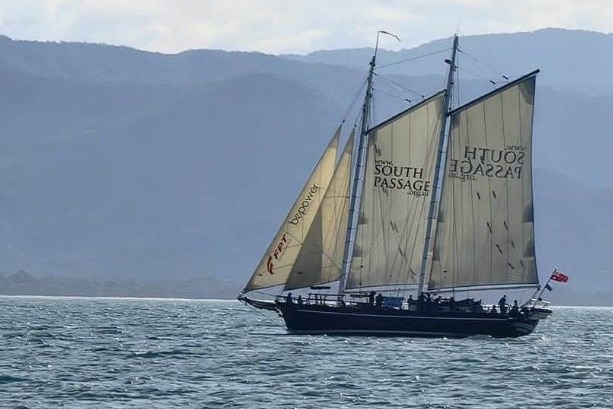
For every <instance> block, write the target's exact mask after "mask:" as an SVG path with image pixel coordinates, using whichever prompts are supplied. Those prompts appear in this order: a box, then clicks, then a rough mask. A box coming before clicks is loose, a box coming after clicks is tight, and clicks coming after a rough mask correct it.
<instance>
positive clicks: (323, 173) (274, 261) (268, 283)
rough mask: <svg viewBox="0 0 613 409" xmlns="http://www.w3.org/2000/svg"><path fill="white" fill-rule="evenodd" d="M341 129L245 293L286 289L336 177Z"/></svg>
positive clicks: (325, 152) (322, 157) (299, 196)
mask: <svg viewBox="0 0 613 409" xmlns="http://www.w3.org/2000/svg"><path fill="white" fill-rule="evenodd" d="M339 137H340V127H339V129H338V130H337V131H336V133H335V134H334V136H333V137H332V140H331V141H330V143H329V144H328V147H327V148H326V150H325V151H324V153H323V155H322V156H321V158H320V159H319V162H318V163H317V165H316V166H315V169H314V170H313V172H312V173H311V176H310V177H309V179H308V180H307V182H306V184H305V185H304V188H303V189H302V191H301V192H300V194H299V195H298V197H297V199H296V201H295V202H294V205H293V206H292V208H291V210H290V212H289V214H288V215H287V217H286V218H285V220H284V221H283V224H282V225H281V227H280V228H279V231H278V232H277V234H276V235H275V238H274V239H273V241H272V243H271V244H270V246H269V247H268V250H266V253H264V256H263V257H262V260H261V261H260V263H259V264H258V266H257V268H256V269H255V272H254V273H253V275H252V276H251V279H250V280H249V282H248V283H247V285H246V286H245V288H244V289H243V293H245V292H248V291H253V290H258V289H262V288H269V287H275V286H278V285H284V284H285V282H286V281H287V279H288V277H289V275H290V272H291V271H292V268H293V266H294V263H295V262H296V258H297V257H298V254H299V253H300V250H301V249H302V246H303V244H304V242H305V239H306V237H307V234H308V233H309V230H310V229H311V225H312V223H313V221H314V220H315V216H316V215H317V214H318V209H319V207H320V205H321V203H322V201H323V198H324V195H325V193H326V191H327V189H328V185H329V184H330V180H331V179H332V174H333V173H334V165H335V162H336V153H337V147H338V140H339Z"/></svg>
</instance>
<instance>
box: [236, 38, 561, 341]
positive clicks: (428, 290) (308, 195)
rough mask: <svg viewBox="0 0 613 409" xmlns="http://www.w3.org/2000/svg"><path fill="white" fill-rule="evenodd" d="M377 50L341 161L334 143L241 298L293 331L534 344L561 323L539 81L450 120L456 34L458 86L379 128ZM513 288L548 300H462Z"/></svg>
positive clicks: (526, 81) (518, 85)
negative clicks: (536, 170)
mask: <svg viewBox="0 0 613 409" xmlns="http://www.w3.org/2000/svg"><path fill="white" fill-rule="evenodd" d="M377 44H378V38H377ZM376 50H377V47H375V53H374V56H373V57H372V60H371V62H370V70H369V74H368V77H367V82H366V84H367V87H366V95H365V100H364V104H363V106H362V112H361V126H360V127H359V132H357V131H356V128H357V127H356V128H354V131H352V132H351V135H350V136H349V138H348V141H347V143H346V145H345V147H344V148H343V149H342V151H341V152H340V155H339V158H338V160H337V153H338V152H337V151H338V150H339V139H340V135H341V129H340V128H339V129H338V130H337V131H336V132H335V134H334V136H333V137H332V139H331V141H330V142H329V144H328V146H327V147H326V149H325V150H324V152H323V154H322V156H321V158H320V159H319V161H318V162H317V165H316V166H315V168H314V170H313V172H312V173H311V175H310V177H309V178H308V180H307V182H306V184H305V185H304V188H303V189H302V191H301V192H300V194H299V195H298V198H297V199H296V201H295V203H294V204H293V206H292V207H291V209H290V211H289V213H288V215H287V216H286V218H285V220H284V221H283V223H282V225H281V227H280V229H279V231H278V232H277V234H276V235H275V237H274V239H273V241H272V242H271V244H270V246H269V247H268V249H267V250H266V252H265V253H264V256H263V257H262V259H261V261H260V263H259V264H258V266H257V268H256V269H255V272H254V273H253V275H252V276H251V278H250V280H249V281H248V283H247V284H246V286H245V287H244V289H243V290H242V292H241V293H240V295H239V297H238V298H239V300H242V301H244V302H246V303H247V304H250V305H252V306H254V307H256V308H260V309H269V310H274V311H277V312H278V313H279V314H280V315H281V316H282V317H283V319H284V321H285V323H286V326H287V330H288V332H289V333H292V334H331V335H378V336H427V337H465V336H471V335H479V334H484V335H490V336H494V337H518V336H522V335H527V334H530V333H531V332H532V331H533V330H534V328H535V327H536V325H537V324H538V322H539V320H541V319H544V318H547V316H549V315H550V314H551V312H552V311H551V310H550V309H549V308H548V305H547V303H546V302H543V301H542V300H541V297H540V295H542V291H541V293H540V294H539V293H538V292H539V290H541V287H540V286H539V280H538V274H537V264H536V254H535V243H534V211H533V192H532V163H531V161H532V158H531V157H532V128H533V126H532V124H533V112H534V98H535V81H536V75H537V73H538V70H537V71H533V72H530V73H528V74H526V75H524V76H522V77H520V78H517V79H515V80H513V81H509V82H507V83H506V84H505V85H503V86H501V87H499V88H497V89H495V90H493V91H492V92H489V93H487V94H485V95H482V96H480V97H478V98H477V99H475V100H473V101H471V102H469V103H466V104H464V105H462V106H460V107H457V108H455V109H451V91H452V87H453V85H454V72H455V70H456V54H457V51H458V38H457V36H455V37H454V42H453V48H452V53H451V58H450V59H448V60H446V63H447V64H449V69H448V74H447V81H446V88H445V89H444V90H442V91H440V92H437V93H435V94H434V95H432V96H430V97H429V98H426V99H424V100H423V101H421V102H420V103H418V104H416V105H414V106H412V107H410V108H408V109H406V110H404V111H402V112H400V113H399V114H397V115H395V116H394V117H392V118H390V119H388V120H386V121H384V122H382V123H380V124H378V125H375V126H373V127H370V128H369V126H368V124H369V115H370V107H371V98H372V93H373V87H372V82H373V75H374V71H375V62H376V55H377V51H376ZM354 140H356V141H355V142H356V143H355V145H356V146H354ZM548 283H549V282H548ZM546 287H549V286H548V285H546ZM265 289H267V290H270V289H276V290H277V293H276V295H277V297H276V298H275V299H274V300H265V299H258V298H257V294H260V293H263V292H264V290H265ZM506 289H535V292H534V293H533V295H532V296H531V297H529V299H528V300H526V301H525V302H523V303H522V304H518V303H517V302H515V304H514V305H513V306H510V305H508V304H507V302H506V300H505V298H504V297H503V298H502V299H501V301H500V302H499V304H498V309H496V306H495V305H494V306H493V307H490V306H486V305H485V304H483V303H482V302H481V301H480V300H475V299H474V297H473V298H471V297H468V296H467V297H466V298H464V299H458V300H456V299H455V296H456V295H458V294H467V295H470V294H475V293H477V294H481V293H483V292H487V291H498V292H500V291H503V290H504V291H506ZM292 291H294V294H296V293H297V292H298V293H299V295H298V297H296V296H293V295H292ZM303 294H304V297H303ZM406 294H409V297H408V299H405V298H404V296H405V295H406ZM537 294H538V295H539V296H538V297H537ZM401 295H402V296H401ZM413 295H415V297H413Z"/></svg>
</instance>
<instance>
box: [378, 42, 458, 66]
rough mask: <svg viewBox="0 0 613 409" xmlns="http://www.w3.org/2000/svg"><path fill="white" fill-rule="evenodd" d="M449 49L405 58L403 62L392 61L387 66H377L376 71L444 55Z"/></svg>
mask: <svg viewBox="0 0 613 409" xmlns="http://www.w3.org/2000/svg"><path fill="white" fill-rule="evenodd" d="M450 49H451V48H449V47H448V48H445V49H444V50H439V51H432V52H430V53H426V54H420V55H416V56H415V57H411V58H405V59H403V60H399V61H393V62H390V63H387V64H383V65H379V66H378V67H377V69H378V70H380V69H382V68H387V67H391V66H393V65H398V64H403V63H405V62H409V61H415V60H419V59H420V58H425V57H430V56H432V55H436V54H442V53H446V52H448V51H449V50H450Z"/></svg>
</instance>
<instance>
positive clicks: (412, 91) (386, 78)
mask: <svg viewBox="0 0 613 409" xmlns="http://www.w3.org/2000/svg"><path fill="white" fill-rule="evenodd" d="M375 75H376V76H377V78H380V79H381V80H383V82H386V83H388V84H392V85H395V86H397V87H398V88H401V89H403V90H405V91H407V92H410V93H412V94H415V95H417V96H418V97H421V98H422V99H426V96H425V95H424V94H422V93H421V92H417V91H415V90H412V89H411V88H409V87H407V86H406V85H403V84H401V83H399V82H397V81H394V80H392V79H390V78H388V77H386V76H383V75H381V74H375Z"/></svg>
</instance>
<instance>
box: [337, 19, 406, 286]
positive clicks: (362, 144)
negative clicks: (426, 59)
mask: <svg viewBox="0 0 613 409" xmlns="http://www.w3.org/2000/svg"><path fill="white" fill-rule="evenodd" d="M381 34H387V35H390V36H392V37H395V38H396V39H397V40H398V41H400V38H398V37H397V36H396V35H394V34H392V33H388V32H387V31H383V30H381V31H378V32H377V42H376V44H375V52H374V54H373V56H372V59H371V60H370V69H369V71H368V78H367V80H366V95H365V97H364V105H362V122H361V126H360V137H359V142H358V155H357V159H356V161H355V169H354V171H353V186H352V188H351V200H350V202H349V223H348V225H347V239H346V240H345V253H344V255H343V275H342V276H341V278H340V279H339V282H338V294H339V295H342V294H343V292H344V291H345V285H346V283H347V276H348V275H349V269H350V267H351V261H350V259H351V257H352V254H353V246H354V244H355V241H354V240H352V233H353V231H354V230H355V227H354V226H355V225H356V223H357V220H356V211H358V209H359V207H360V198H361V197H360V193H361V187H362V186H361V183H360V181H363V180H364V151H365V150H366V147H367V144H366V143H367V140H368V129H369V126H368V124H369V122H370V107H371V102H372V94H373V92H372V91H373V89H372V79H373V76H374V74H375V62H376V59H377V50H378V49H379V36H380V35H381Z"/></svg>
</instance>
